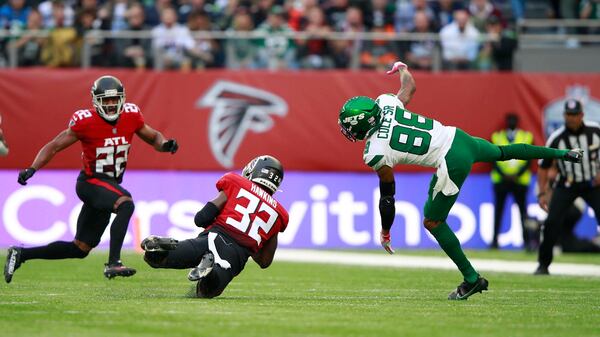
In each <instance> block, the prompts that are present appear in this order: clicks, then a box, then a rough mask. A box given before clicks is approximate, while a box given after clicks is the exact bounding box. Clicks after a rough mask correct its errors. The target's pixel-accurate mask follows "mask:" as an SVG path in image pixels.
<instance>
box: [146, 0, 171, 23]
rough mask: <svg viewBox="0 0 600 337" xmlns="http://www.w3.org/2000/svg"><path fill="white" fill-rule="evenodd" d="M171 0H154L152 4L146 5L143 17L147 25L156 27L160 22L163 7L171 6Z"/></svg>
mask: <svg viewBox="0 0 600 337" xmlns="http://www.w3.org/2000/svg"><path fill="white" fill-rule="evenodd" d="M172 6H173V5H172V3H171V0H154V1H153V2H152V6H148V5H146V8H145V12H146V13H145V14H144V17H145V18H146V22H145V23H146V25H147V26H148V27H156V26H158V25H159V24H160V23H161V16H162V12H163V9H165V8H171V7H172ZM176 15H177V14H176Z"/></svg>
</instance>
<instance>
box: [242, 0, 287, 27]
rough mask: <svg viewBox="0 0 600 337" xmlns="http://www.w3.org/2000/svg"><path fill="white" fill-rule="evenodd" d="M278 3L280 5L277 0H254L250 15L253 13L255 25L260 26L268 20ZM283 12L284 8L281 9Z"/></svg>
mask: <svg viewBox="0 0 600 337" xmlns="http://www.w3.org/2000/svg"><path fill="white" fill-rule="evenodd" d="M276 5H277V6H279V4H278V3H276V2H275V0H255V1H252V6H250V15H252V21H254V27H260V25H262V24H263V23H264V22H265V21H266V20H267V18H268V17H269V13H270V12H271V10H272V9H273V8H274V6H276ZM281 12H283V8H282V9H281Z"/></svg>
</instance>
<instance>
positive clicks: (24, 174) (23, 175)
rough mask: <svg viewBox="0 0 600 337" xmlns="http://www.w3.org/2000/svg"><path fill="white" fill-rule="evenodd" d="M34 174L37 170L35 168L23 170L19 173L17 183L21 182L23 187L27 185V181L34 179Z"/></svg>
mask: <svg viewBox="0 0 600 337" xmlns="http://www.w3.org/2000/svg"><path fill="white" fill-rule="evenodd" d="M34 173H35V169H34V168H33V167H30V168H26V169H24V170H21V172H19V179H17V182H19V184H21V185H27V180H29V178H31V177H33V174H34Z"/></svg>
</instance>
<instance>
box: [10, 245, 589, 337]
mask: <svg viewBox="0 0 600 337" xmlns="http://www.w3.org/2000/svg"><path fill="white" fill-rule="evenodd" d="M399 253H401V254H403V253H405V252H403V251H400V252H399ZM409 253H410V254H419V253H421V254H419V255H437V254H438V253H427V252H409ZM519 254H520V253H511V252H506V253H505V252H491V253H489V252H488V253H475V254H469V255H470V256H472V255H474V256H476V257H478V258H486V257H488V258H503V257H506V256H508V257H509V258H513V257H514V256H518V255H519ZM481 255H484V256H481ZM513 255H514V256H513ZM1 258H2V261H4V258H5V255H2V256H1ZM565 258H567V260H568V262H583V263H593V262H591V258H590V257H589V256H581V257H579V256H577V255H571V256H564V257H563V256H561V257H559V259H558V261H561V260H562V261H561V262H566V261H564V259H565ZM594 258H596V259H595V260H594V261H595V263H596V264H597V263H598V258H597V257H595V256H594ZM105 259H106V252H97V253H94V254H92V255H90V256H89V257H88V258H86V259H84V260H62V261H41V260H36V261H28V262H27V263H25V264H24V265H23V266H22V267H21V268H20V269H19V270H18V271H17V273H16V274H15V277H14V278H13V282H12V283H11V284H8V285H7V284H4V283H3V284H2V286H0V288H1V290H0V336H11V337H17V336H61V337H62V336H86V337H87V336H244V337H251V336H343V337H348V336H377V337H385V336H427V337H434V336H469V337H473V336H502V337H507V336H527V337H531V336H578V337H580V336H600V279H598V278H590V277H565V276H550V277H534V276H531V275H520V274H504V273H486V275H485V276H486V277H487V278H488V279H489V281H490V291H488V292H485V293H484V294H483V295H481V294H477V295H475V296H473V297H471V298H470V299H469V300H468V301H463V302H450V301H448V300H447V299H446V296H447V293H448V292H449V291H450V290H452V288H453V287H455V286H456V285H457V284H458V283H459V282H460V277H459V274H458V272H453V271H442V270H415V269H394V268H373V267H350V266H335V265H318V264H294V263H283V262H275V263H274V264H273V265H272V266H271V267H270V268H269V269H266V270H261V269H259V268H258V267H257V266H256V265H255V264H254V263H253V262H249V263H248V265H247V266H246V270H245V271H244V272H243V273H242V274H241V275H240V276H238V277H237V278H236V279H234V281H233V282H232V283H231V284H230V285H229V287H228V288H227V289H226V290H225V292H224V293H223V295H221V297H219V298H216V299H212V300H203V299H195V298H190V297H188V295H187V294H188V292H189V291H190V289H191V283H190V282H188V281H187V279H186V275H187V271H186V270H179V271H177V270H153V269H151V268H149V267H147V266H146V265H145V263H144V262H143V261H142V259H141V256H139V255H135V254H133V253H131V254H128V255H126V256H125V258H124V261H126V262H128V264H129V265H131V266H133V267H135V268H138V274H137V275H135V276H134V277H132V278H129V279H115V280H110V281H109V280H106V279H104V277H103V276H102V265H103V262H104V260H105ZM517 259H518V258H515V260H517ZM531 259H532V260H534V258H531Z"/></svg>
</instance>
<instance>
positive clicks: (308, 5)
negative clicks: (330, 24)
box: [287, 0, 327, 31]
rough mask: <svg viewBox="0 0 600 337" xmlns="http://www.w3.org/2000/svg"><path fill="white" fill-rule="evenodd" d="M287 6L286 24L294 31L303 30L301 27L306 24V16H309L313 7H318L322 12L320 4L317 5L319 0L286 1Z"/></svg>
mask: <svg viewBox="0 0 600 337" xmlns="http://www.w3.org/2000/svg"><path fill="white" fill-rule="evenodd" d="M287 6H289V9H288V11H287V12H288V25H289V26H290V28H292V29H293V30H295V31H298V30H303V27H306V26H307V24H308V23H307V21H308V17H309V16H310V14H309V13H310V11H311V10H312V9H313V8H318V9H320V10H321V11H322V12H323V13H324V11H323V8H322V6H319V0H300V1H295V2H292V3H290V2H288V3H287ZM323 15H325V14H323ZM326 24H327V23H326Z"/></svg>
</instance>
